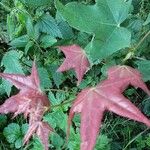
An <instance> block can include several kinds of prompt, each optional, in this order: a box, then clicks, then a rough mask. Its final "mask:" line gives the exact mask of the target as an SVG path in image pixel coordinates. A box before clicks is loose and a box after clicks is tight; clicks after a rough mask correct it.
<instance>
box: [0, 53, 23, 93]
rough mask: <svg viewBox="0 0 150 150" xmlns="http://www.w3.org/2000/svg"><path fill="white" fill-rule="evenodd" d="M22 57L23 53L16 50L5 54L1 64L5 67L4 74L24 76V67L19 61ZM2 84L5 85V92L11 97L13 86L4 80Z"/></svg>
mask: <svg viewBox="0 0 150 150" xmlns="http://www.w3.org/2000/svg"><path fill="white" fill-rule="evenodd" d="M21 56H22V53H21V52H20V53H19V52H17V51H15V50H12V51H9V52H7V53H5V55H4V56H3V58H2V62H1V65H2V66H4V67H5V70H4V72H5V73H20V74H23V70H22V66H21V64H20V62H19V59H20V58H21ZM2 84H3V87H4V89H5V91H6V92H7V94H8V95H9V94H10V91H11V87H12V85H11V84H10V83H9V82H8V81H6V80H3V82H2Z"/></svg>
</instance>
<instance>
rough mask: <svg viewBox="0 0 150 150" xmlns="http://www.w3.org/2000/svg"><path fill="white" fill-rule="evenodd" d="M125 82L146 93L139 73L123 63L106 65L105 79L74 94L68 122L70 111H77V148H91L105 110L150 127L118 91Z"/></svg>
mask: <svg viewBox="0 0 150 150" xmlns="http://www.w3.org/2000/svg"><path fill="white" fill-rule="evenodd" d="M129 84H131V85H133V86H135V87H139V88H141V89H143V90H144V91H145V92H146V93H148V94H149V95H150V91H149V90H148V88H147V87H146V85H145V84H144V82H143V81H142V79H141V75H140V73H139V72H138V71H137V70H135V69H133V68H131V67H127V66H115V67H112V68H110V69H109V71H108V79H106V80H104V81H103V82H101V83H99V84H98V85H97V86H96V87H91V88H86V89H84V90H82V91H81V92H80V93H79V94H78V96H77V98H76V100H75V102H74V104H73V106H72V108H71V110H70V114H69V120H68V124H69V127H70V124H71V120H72V118H73V116H74V113H81V128H80V133H81V150H87V149H88V150H93V149H94V145H95V142H96V137H97V135H98V131H99V128H100V125H101V121H102V118H103V113H104V112H105V111H111V112H114V113H116V114H118V115H120V116H123V117H126V118H129V119H133V120H136V121H139V122H142V123H144V124H146V125H147V126H148V127H150V121H149V120H148V119H147V118H146V117H145V116H144V115H143V114H142V113H141V111H140V110H139V109H138V108H137V107H136V106H134V105H133V104H132V103H131V102H130V100H128V99H127V98H126V97H125V96H124V95H123V94H122V93H123V91H124V90H125V88H127V86H128V85H129ZM68 133H69V128H68Z"/></svg>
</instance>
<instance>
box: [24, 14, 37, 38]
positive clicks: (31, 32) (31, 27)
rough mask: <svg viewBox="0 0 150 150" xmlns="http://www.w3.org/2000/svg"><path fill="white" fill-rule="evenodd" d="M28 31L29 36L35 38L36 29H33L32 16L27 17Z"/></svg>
mask: <svg viewBox="0 0 150 150" xmlns="http://www.w3.org/2000/svg"><path fill="white" fill-rule="evenodd" d="M26 29H27V35H28V36H29V37H30V38H35V31H34V27H33V21H32V19H31V17H30V16H27V20H26Z"/></svg>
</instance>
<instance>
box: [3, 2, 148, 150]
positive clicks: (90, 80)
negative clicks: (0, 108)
mask: <svg viewBox="0 0 150 150" xmlns="http://www.w3.org/2000/svg"><path fill="white" fill-rule="evenodd" d="M74 1H75V3H71V2H72V0H61V1H60V2H59V1H58V0H56V1H53V0H1V1H0V71H1V72H5V73H19V74H29V71H30V69H31V66H32V61H33V60H34V59H36V62H37V66H38V72H39V76H40V80H41V88H42V90H43V91H45V92H46V94H47V95H48V97H49V99H50V100H51V112H47V113H46V114H45V116H44V118H43V119H44V120H45V121H47V122H48V123H50V124H51V125H52V127H53V128H54V129H55V131H56V132H54V133H52V134H51V135H50V138H49V143H50V149H51V150H63V149H64V150H65V149H68V150H79V149H80V134H79V128H80V117H79V115H76V116H75V118H74V119H73V126H72V128H71V133H70V138H69V141H68V143H67V144H66V143H65V142H66V140H65V139H66V128H67V126H66V125H67V118H68V111H69V109H70V106H71V103H72V102H73V100H74V99H75V97H76V95H77V93H78V92H79V91H81V90H82V89H84V88H85V87H88V86H93V85H96V84H97V83H98V82H99V81H101V80H103V79H105V78H106V70H107V69H108V68H109V67H111V66H113V65H118V64H127V65H129V66H132V67H134V68H137V69H138V70H139V71H141V73H142V75H143V79H144V81H145V82H146V83H147V85H150V1H149V0H132V1H131V0H126V5H123V2H124V0H101V1H100V0H97V1H96V2H95V1H94V0H74ZM100 2H101V3H103V5H100ZM95 3H97V5H98V7H97V9H94V7H93V6H94V4H95ZM65 4H67V6H64V5H65ZM86 5H87V6H86ZM89 5H91V6H90V7H89ZM110 6H111V9H110V10H109V11H108V12H107V11H105V13H104V12H103V9H105V8H107V7H110ZM120 7H121V9H120ZM98 8H99V9H98ZM117 9H120V12H119V16H117V13H116V12H117ZM123 10H124V11H123ZM118 11H119V10H118ZM68 12H69V13H68ZM106 12H107V13H106ZM99 13H100V14H102V15H101V16H99ZM85 14H87V15H86V16H85ZM72 16H74V17H72ZM106 20H107V22H108V23H107V24H105V22H106ZM71 44H78V45H80V46H81V47H82V48H84V49H85V50H86V54H87V56H88V59H89V60H90V64H91V67H90V70H89V71H88V72H87V74H86V75H85V76H84V79H83V81H82V82H81V83H80V85H79V86H76V77H75V73H74V71H72V70H71V71H68V72H64V73H58V72H56V70H57V69H58V67H59V66H60V65H61V63H62V62H63V60H64V55H63V54H62V53H61V52H60V51H59V49H58V46H61V45H71ZM17 92H18V91H17V89H15V88H14V87H12V85H11V84H10V83H8V82H7V81H6V80H3V79H0V104H2V103H3V102H4V101H5V99H7V98H8V96H10V95H14V94H15V93H17ZM135 93H136V94H135ZM124 94H125V95H126V96H127V97H129V98H130V99H131V100H132V102H133V103H134V104H136V105H137V106H138V107H139V108H140V109H141V110H142V111H143V113H145V114H146V115H147V116H150V98H148V97H146V96H145V93H143V92H141V90H140V89H134V88H132V87H129V88H128V89H127V90H126V91H125V93H124ZM105 116H106V117H105V119H104V120H103V122H104V123H103V126H102V129H101V135H100V137H98V140H97V144H96V147H95V150H150V133H149V131H150V130H148V129H147V128H146V127H145V126H144V125H142V124H137V123H136V122H131V121H129V120H126V119H123V118H121V117H120V118H119V117H116V116H115V115H114V114H111V113H106V114H105ZM11 117H12V116H11V114H10V115H7V116H6V115H0V150H42V145H41V142H40V141H39V139H38V138H37V137H36V136H35V137H34V138H33V139H32V140H31V141H30V142H29V144H28V145H26V146H24V147H23V145H22V140H23V136H24V134H25V132H26V131H27V128H28V124H26V120H24V119H23V117H22V116H19V117H17V118H15V119H14V120H12V119H11Z"/></svg>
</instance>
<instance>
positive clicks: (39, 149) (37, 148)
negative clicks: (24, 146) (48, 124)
mask: <svg viewBox="0 0 150 150" xmlns="http://www.w3.org/2000/svg"><path fill="white" fill-rule="evenodd" d="M33 140H34V141H33V148H31V150H43V145H42V144H41V141H40V140H39V139H38V138H37V137H36V138H34V139H33Z"/></svg>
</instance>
